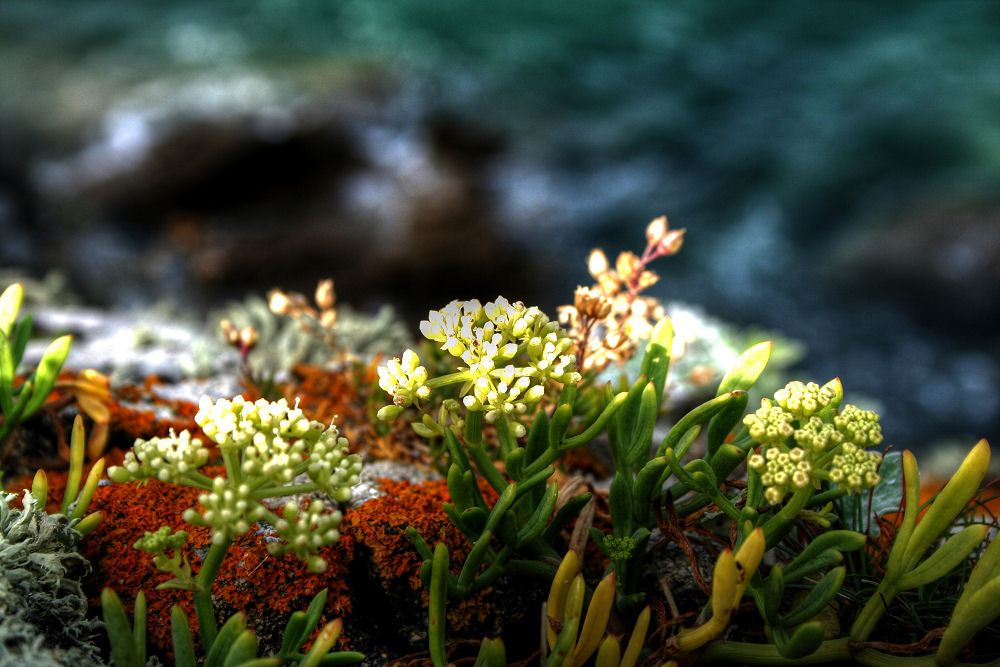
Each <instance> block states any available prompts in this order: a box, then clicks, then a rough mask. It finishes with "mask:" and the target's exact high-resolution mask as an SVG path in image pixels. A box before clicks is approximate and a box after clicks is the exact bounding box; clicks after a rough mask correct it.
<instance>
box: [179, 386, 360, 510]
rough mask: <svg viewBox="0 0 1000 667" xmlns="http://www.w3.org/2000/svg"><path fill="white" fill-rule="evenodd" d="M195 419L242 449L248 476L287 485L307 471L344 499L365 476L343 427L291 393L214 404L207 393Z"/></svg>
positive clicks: (226, 445) (324, 488)
mask: <svg viewBox="0 0 1000 667" xmlns="http://www.w3.org/2000/svg"><path fill="white" fill-rule="evenodd" d="M195 422H196V423H197V424H198V425H199V426H201V428H202V430H203V431H204V432H205V433H206V434H207V435H209V436H210V437H212V438H214V439H215V441H216V442H217V443H218V444H219V447H221V448H223V449H225V448H233V449H236V450H238V451H239V452H240V455H241V463H240V468H241V471H242V473H243V475H244V478H245V479H260V478H264V479H267V480H268V481H270V482H272V483H273V484H275V485H282V484H288V483H290V482H291V481H292V480H293V479H294V478H295V477H296V476H297V475H299V474H301V473H302V472H306V473H308V475H309V479H311V480H312V481H313V482H315V483H316V485H317V486H318V487H319V489H320V490H321V491H323V492H324V493H326V494H327V495H329V496H330V497H332V498H335V499H336V500H340V501H344V502H346V501H347V500H350V496H351V489H350V487H352V486H354V485H355V484H357V483H358V481H359V479H360V473H361V458H360V456H358V455H357V454H351V453H350V452H349V449H348V442H347V439H346V438H343V437H341V436H340V433H339V431H338V430H337V427H336V426H334V425H332V424H331V425H330V426H329V427H324V426H323V424H321V423H320V422H317V421H311V420H309V419H308V418H306V417H305V415H304V414H303V412H302V410H301V409H300V408H298V407H297V406H296V407H294V408H293V407H289V405H288V401H286V400H285V399H280V400H278V401H275V402H269V401H266V400H264V399H260V400H258V401H255V402H252V403H251V402H249V401H246V400H244V399H243V397H242V396H237V397H236V398H234V399H233V400H232V401H227V400H220V401H217V402H215V403H214V404H213V403H212V402H211V400H210V399H209V398H208V397H203V398H202V400H201V405H200V410H199V411H198V414H196V415H195Z"/></svg>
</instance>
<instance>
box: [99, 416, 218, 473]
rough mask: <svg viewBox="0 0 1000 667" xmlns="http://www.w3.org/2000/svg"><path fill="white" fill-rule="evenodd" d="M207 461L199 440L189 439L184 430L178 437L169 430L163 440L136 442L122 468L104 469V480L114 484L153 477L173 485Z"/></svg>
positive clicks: (206, 451)
mask: <svg viewBox="0 0 1000 667" xmlns="http://www.w3.org/2000/svg"><path fill="white" fill-rule="evenodd" d="M207 462H208V449H207V448H205V447H202V446H201V440H200V439H198V438H192V437H191V434H190V433H189V432H188V431H181V433H180V435H178V434H176V433H174V431H173V429H171V431H170V436H169V437H166V438H151V439H149V440H142V439H141V438H140V439H137V440H136V441H135V444H134V445H133V446H132V449H131V450H129V451H128V452H126V453H125V460H124V462H123V463H122V465H121V466H112V467H111V468H109V469H108V477H110V478H111V479H113V480H114V481H116V482H131V481H133V480H139V479H149V478H155V479H158V480H160V481H161V482H170V483H174V484H176V483H178V482H180V481H181V480H182V478H183V477H184V475H186V474H188V473H192V472H195V471H197V470H198V468H200V467H202V466H203V465H205V463H207Z"/></svg>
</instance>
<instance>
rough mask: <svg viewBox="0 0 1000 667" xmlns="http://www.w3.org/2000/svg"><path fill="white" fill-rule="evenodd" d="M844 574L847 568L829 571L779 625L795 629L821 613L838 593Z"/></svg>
mask: <svg viewBox="0 0 1000 667" xmlns="http://www.w3.org/2000/svg"><path fill="white" fill-rule="evenodd" d="M846 573H847V568H845V567H835V568H834V569H832V570H830V571H829V572H828V573H827V574H826V575H825V576H824V577H823V578H822V579H820V580H819V581H818V582H817V583H816V584H815V585H814V586H813V587H812V588H810V589H809V592H808V593H807V594H806V596H805V597H804V598H803V599H802V601H801V602H799V604H798V605H796V606H795V608H794V609H792V610H791V611H790V612H788V613H787V614H784V615H783V616H782V617H781V624H782V625H784V626H785V627H795V626H796V625H799V624H800V623H804V622H806V621H808V620H809V619H811V618H813V617H814V616H816V615H817V614H818V613H820V612H821V611H823V609H825V608H826V607H827V605H829V604H830V602H831V601H832V600H833V598H834V597H835V596H836V595H837V592H838V591H840V586H841V584H843V583H844V576H845V575H846Z"/></svg>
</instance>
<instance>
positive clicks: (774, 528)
mask: <svg viewBox="0 0 1000 667" xmlns="http://www.w3.org/2000/svg"><path fill="white" fill-rule="evenodd" d="M812 493H813V488H812V487H811V486H806V487H805V488H802V489H798V490H796V491H795V493H793V494H792V497H791V498H789V499H788V502H787V503H785V506H784V507H782V508H781V509H780V510H778V513H777V514H775V515H774V516H772V517H771V518H770V519H768V520H767V522H766V523H765V524H764V537H765V538H766V539H767V543H768V544H769V545H771V546H773V544H772V542H773V540H774V537H775V536H776V535H779V534H780V533H781V532H782V531H784V530H785V529H786V528H787V527H788V525H789V524H790V523H791V522H792V521H794V520H795V517H797V516H798V515H799V512H801V511H802V510H804V509H805V508H806V505H808V504H809V499H810V498H811V497H812Z"/></svg>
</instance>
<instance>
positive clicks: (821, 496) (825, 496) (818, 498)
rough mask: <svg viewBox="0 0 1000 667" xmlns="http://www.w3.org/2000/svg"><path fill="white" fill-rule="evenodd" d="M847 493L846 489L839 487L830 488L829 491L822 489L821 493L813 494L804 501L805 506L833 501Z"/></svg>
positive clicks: (814, 505) (820, 505)
mask: <svg viewBox="0 0 1000 667" xmlns="http://www.w3.org/2000/svg"><path fill="white" fill-rule="evenodd" d="M847 494H848V491H847V489H842V488H840V487H838V488H836V489H830V490H829V491H823V492H822V493H817V494H816V495H815V496H813V497H811V498H810V499H809V502H808V503H806V507H822V506H823V505H826V504H827V503H830V502H833V501H835V500H840V499H841V498H843V497H844V496H846V495H847Z"/></svg>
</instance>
